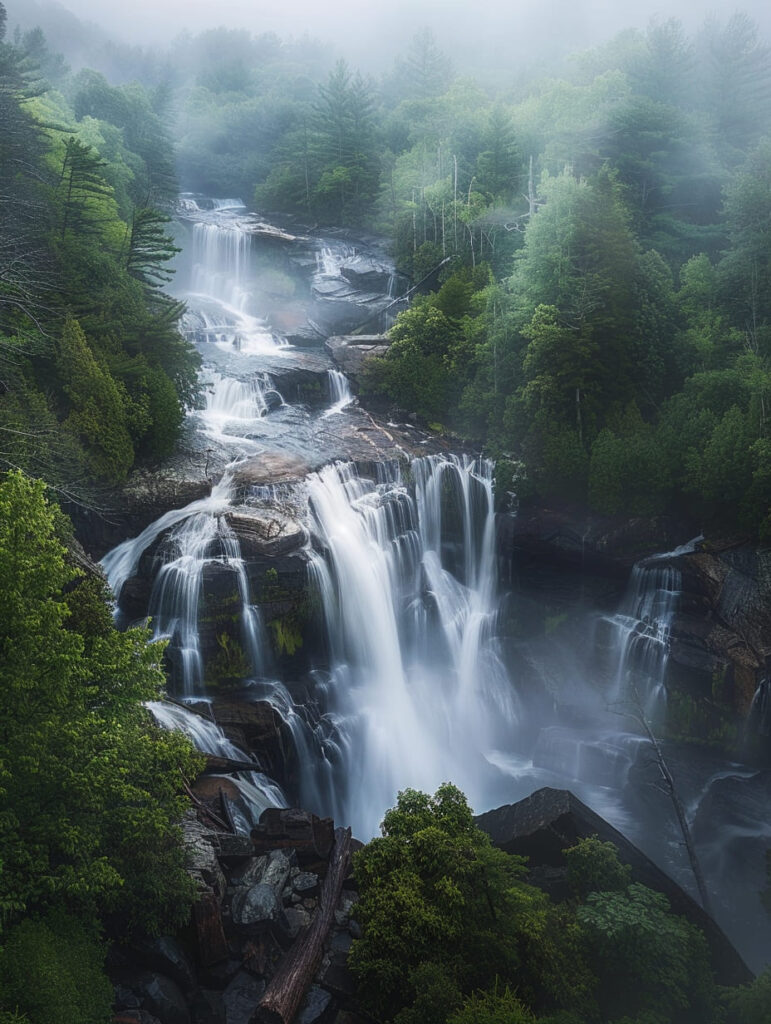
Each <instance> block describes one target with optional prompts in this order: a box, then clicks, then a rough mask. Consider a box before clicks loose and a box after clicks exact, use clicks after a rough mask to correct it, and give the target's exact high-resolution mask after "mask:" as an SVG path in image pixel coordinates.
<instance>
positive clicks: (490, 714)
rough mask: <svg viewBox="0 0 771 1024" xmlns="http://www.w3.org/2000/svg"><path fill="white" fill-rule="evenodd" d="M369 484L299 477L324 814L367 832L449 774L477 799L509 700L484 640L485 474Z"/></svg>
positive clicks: (471, 466)
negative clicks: (314, 613) (314, 642)
mask: <svg viewBox="0 0 771 1024" xmlns="http://www.w3.org/2000/svg"><path fill="white" fill-rule="evenodd" d="M411 475H412V477H413V479H414V486H415V493H414V496H413V495H412V494H411V493H410V491H409V490H408V488H407V486H406V485H405V482H404V481H403V479H402V475H401V472H400V471H399V468H398V466H397V465H396V464H392V465H390V466H388V467H386V468H384V469H383V472H382V473H381V476H380V479H379V481H378V482H374V481H371V480H368V479H365V478H363V477H360V476H359V475H358V474H357V472H356V469H355V467H354V466H353V465H351V464H337V465H336V466H328V467H326V468H325V469H324V470H322V471H321V472H320V473H318V474H315V475H313V476H311V478H310V480H309V502H310V509H311V515H312V521H313V525H312V530H313V533H314V537H315V543H316V548H317V551H316V552H315V553H314V555H313V560H312V564H311V571H312V576H313V578H314V580H315V582H316V586H317V588H318V591H319V593H320V596H321V602H322V605H323V608H324V614H325V621H326V628H327V634H328V643H329V653H330V678H329V691H328V705H329V707H328V714H329V716H330V719H331V721H333V722H334V725H335V729H336V733H337V736H338V750H339V753H338V757H339V765H338V772H337V777H338V788H337V793H336V801H337V803H336V813H337V814H338V816H339V817H340V818H341V820H345V821H351V822H352V824H353V826H354V829H355V830H356V832H357V834H358V835H365V836H366V835H372V834H373V833H374V832H375V830H376V827H377V824H378V822H379V820H380V816H381V815H382V812H383V810H384V808H385V807H387V806H388V805H389V804H390V803H391V802H393V799H394V797H395V795H396V792H397V790H398V789H399V788H401V787H404V786H417V787H420V788H423V789H434V788H436V786H437V785H438V784H439V783H440V782H442V781H443V780H445V779H448V778H452V779H453V781H455V782H457V783H458V785H460V786H461V788H463V789H464V790H465V791H466V792H467V793H468V794H469V796H470V799H471V800H472V803H473V802H474V801H479V802H484V798H485V797H486V796H487V795H488V793H487V786H488V782H489V779H490V777H491V775H492V774H495V771H496V770H495V769H494V768H493V766H492V764H491V762H490V761H489V760H488V759H487V757H486V755H487V754H488V753H490V754H493V753H494V751H495V750H496V748H497V747H498V746H500V745H503V744H508V743H510V741H511V731H512V730H513V729H514V728H515V727H516V725H517V722H518V701H517V697H516V694H515V692H514V689H513V687H512V684H511V682H510V680H509V678H508V676H507V673H506V671H505V669H504V667H503V664H502V661H501V659H500V657H499V653H498V650H497V645H496V643H495V619H496V612H497V604H496V588H495V567H494V566H495V563H494V551H493V539H494V521H493V495H492V466H491V464H490V463H488V462H485V461H472V460H469V459H464V460H461V459H458V458H454V457H447V458H440V457H438V456H429V457H426V458H423V459H416V460H415V461H413V463H412V465H411Z"/></svg>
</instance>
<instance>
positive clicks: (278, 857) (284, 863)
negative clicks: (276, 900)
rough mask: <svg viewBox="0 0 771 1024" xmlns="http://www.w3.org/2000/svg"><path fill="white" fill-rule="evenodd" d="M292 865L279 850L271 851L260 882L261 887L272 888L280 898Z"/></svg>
mask: <svg viewBox="0 0 771 1024" xmlns="http://www.w3.org/2000/svg"><path fill="white" fill-rule="evenodd" d="M291 870H292V865H291V864H290V863H289V858H288V857H287V855H286V854H285V853H283V852H282V851H281V850H273V852H272V853H269V854H268V863H267V866H266V868H265V871H264V872H263V875H262V878H261V879H260V881H261V882H262V884H263V885H269V886H271V887H272V888H273V890H274V891H275V893H276V895H277V896H280V895H281V893H282V891H283V889H284V886H285V885H286V883H287V880H288V878H289V872H290V871H291Z"/></svg>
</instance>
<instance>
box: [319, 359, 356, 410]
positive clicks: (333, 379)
mask: <svg viewBox="0 0 771 1024" xmlns="http://www.w3.org/2000/svg"><path fill="white" fill-rule="evenodd" d="M327 375H328V377H329V396H330V398H331V399H332V404H331V405H330V407H329V408H328V409H327V410H326V411H325V412H324V414H323V415H324V416H325V417H326V416H334V415H335V414H336V413H338V412H342V411H343V409H345V408H346V406H348V405H350V404H351V402H352V401H353V394H352V392H351V385H350V383H349V381H348V378H347V377H346V375H345V374H344V373H341V372H340V370H327Z"/></svg>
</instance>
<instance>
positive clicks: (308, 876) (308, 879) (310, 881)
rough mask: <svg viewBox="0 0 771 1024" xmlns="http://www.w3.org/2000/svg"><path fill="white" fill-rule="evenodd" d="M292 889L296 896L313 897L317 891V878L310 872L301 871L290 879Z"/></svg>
mask: <svg viewBox="0 0 771 1024" xmlns="http://www.w3.org/2000/svg"><path fill="white" fill-rule="evenodd" d="M292 888H293V889H294V891H295V892H296V893H297V895H298V896H302V897H306V896H315V895H316V894H317V893H318V891H319V876H318V875H316V874H314V873H313V872H312V871H301V872H300V873H299V874H297V875H295V877H294V878H293V879H292Z"/></svg>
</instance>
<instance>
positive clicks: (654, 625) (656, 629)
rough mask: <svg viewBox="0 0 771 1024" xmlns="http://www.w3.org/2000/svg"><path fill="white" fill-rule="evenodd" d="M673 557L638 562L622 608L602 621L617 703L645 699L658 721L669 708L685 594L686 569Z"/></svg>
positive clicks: (649, 712) (645, 707)
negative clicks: (672, 646) (674, 638)
mask: <svg viewBox="0 0 771 1024" xmlns="http://www.w3.org/2000/svg"><path fill="white" fill-rule="evenodd" d="M673 554H674V553H673ZM668 557H669V556H668V555H660V556H657V557H656V558H652V559H647V560H646V561H644V562H638V563H637V565H635V566H634V568H633V569H632V575H631V577H630V579H629V584H628V586H627V589H626V593H625V595H624V599H623V601H622V602H621V607H620V608H619V610H618V611H617V612H616V613H615V615H612V616H607V617H604V618H603V619H602V620H601V621H602V624H603V625H604V626H605V627H606V629H608V630H609V634H610V636H609V645H610V649H611V653H610V658H611V663H612V668H611V678H612V682H611V688H610V699H611V701H613V702H623V701H630V700H631V701H633V702H638V701H639V703H640V705H641V708H642V710H643V711H644V713H645V714H646V715H647V716H648V717H649V718H650V719H651V720H654V721H657V720H659V719H660V718H661V716H662V715H663V713H664V710H665V708H666V685H665V683H666V670H667V662H668V660H669V643H670V631H671V627H672V620H673V619H674V616H675V613H676V612H677V606H678V601H679V598H680V573H679V572H678V570H677V569H675V568H674V567H673V566H672V565H670V564H668V563H667V562H666V561H665V559H666V558H668Z"/></svg>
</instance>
